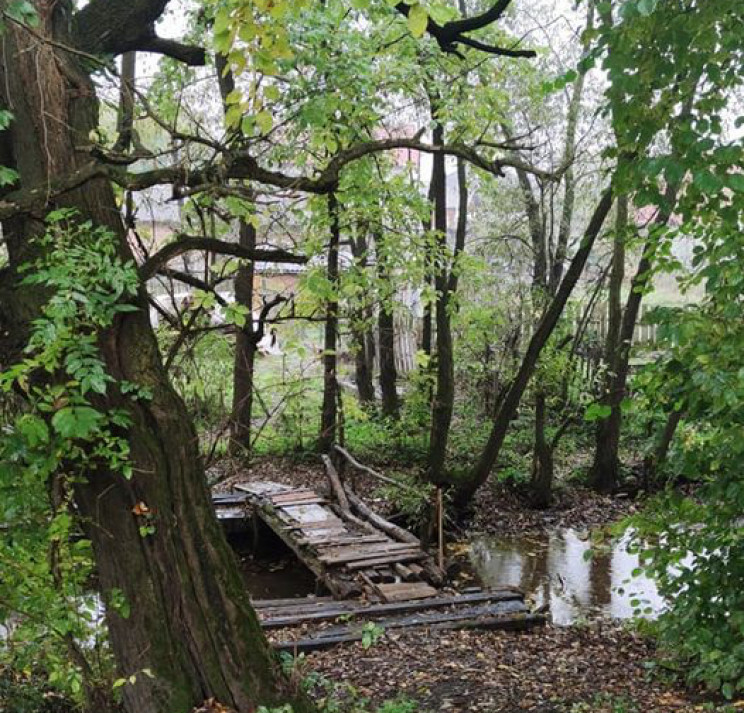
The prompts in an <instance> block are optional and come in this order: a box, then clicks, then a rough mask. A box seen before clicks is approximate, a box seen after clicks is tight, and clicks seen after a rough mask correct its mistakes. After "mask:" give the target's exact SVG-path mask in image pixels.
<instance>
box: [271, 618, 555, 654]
mask: <svg viewBox="0 0 744 713" xmlns="http://www.w3.org/2000/svg"><path fill="white" fill-rule="evenodd" d="M545 622H546V618H545V616H544V615H542V614H532V613H529V612H514V613H505V614H496V615H491V616H478V617H474V618H459V619H446V620H443V621H439V622H415V623H407V624H403V623H400V624H399V625H396V623H395V622H389V621H385V622H379V623H380V624H381V625H382V626H384V628H385V629H386V630H389V629H397V628H405V627H415V626H426V627H427V628H430V629H435V630H448V629H486V630H495V629H501V630H509V631H513V630H525V629H530V628H532V627H535V626H542V625H544V624H545ZM362 636H363V632H362V630H361V629H352V628H350V627H349V628H347V629H346V630H345V631H342V632H337V633H332V634H327V633H325V635H323V636H321V637H310V638H306V639H300V640H298V641H282V642H279V643H277V644H275V645H274V646H275V648H276V649H278V650H280V651H289V652H292V651H296V652H297V653H303V652H309V651H317V650H319V649H325V648H330V647H332V646H336V645H338V644H345V643H352V642H355V641H361V639H362Z"/></svg>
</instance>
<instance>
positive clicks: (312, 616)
mask: <svg viewBox="0 0 744 713" xmlns="http://www.w3.org/2000/svg"><path fill="white" fill-rule="evenodd" d="M365 572H366V570H365ZM376 574H379V573H376ZM271 601H272V600H263V601H259V602H254V607H255V608H256V609H259V610H260V611H259V616H260V617H261V619H262V626H264V627H265V628H267V629H280V628H284V627H287V626H295V625H298V624H303V623H309V622H314V621H315V622H320V621H332V620H333V619H336V618H338V617H339V616H348V615H349V614H351V615H353V616H354V617H356V618H363V619H368V618H372V617H375V616H380V615H386V614H387V615H390V614H401V613H404V612H415V611H423V610H434V609H446V608H450V607H452V608H463V607H466V606H472V605H474V604H479V603H484V602H501V601H523V595H522V594H521V593H520V592H516V591H512V590H510V589H498V590H494V591H489V592H479V593H474V594H459V595H455V596H451V597H432V598H431V599H425V600H415V601H409V602H394V603H387V604H365V603H363V602H354V601H346V602H339V601H336V600H334V599H332V598H330V597H319V598H318V602H317V604H315V605H313V604H311V602H312V601H313V600H308V603H307V604H305V600H304V599H298V600H296V601H297V603H298V605H296V606H295V605H294V601H295V600H276V601H281V602H289V604H288V605H283V606H282V605H277V607H271V606H270V604H271Z"/></svg>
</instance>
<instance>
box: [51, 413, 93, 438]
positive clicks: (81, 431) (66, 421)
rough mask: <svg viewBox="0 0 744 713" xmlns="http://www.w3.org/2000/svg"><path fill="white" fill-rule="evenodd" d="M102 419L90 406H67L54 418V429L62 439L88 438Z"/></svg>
mask: <svg viewBox="0 0 744 713" xmlns="http://www.w3.org/2000/svg"><path fill="white" fill-rule="evenodd" d="M102 418H103V416H102V414H101V413H99V412H98V411H96V410H95V409H93V408H90V406H66V407H64V408H62V409H60V410H59V411H57V413H55V414H54V416H52V427H53V428H54V430H55V431H56V432H57V433H58V434H59V435H60V436H62V438H88V437H89V436H90V435H92V434H93V432H94V431H95V430H96V429H97V428H98V424H99V423H100V421H101V419H102Z"/></svg>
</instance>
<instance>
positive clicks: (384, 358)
mask: <svg viewBox="0 0 744 713" xmlns="http://www.w3.org/2000/svg"><path fill="white" fill-rule="evenodd" d="M375 252H376V256H377V277H378V279H379V281H380V293H381V298H380V307H379V311H378V313H377V338H378V343H379V354H380V392H381V398H382V413H383V415H384V416H387V417H389V418H397V417H398V410H399V408H400V403H399V400H398V386H397V383H398V372H397V370H396V368H395V321H394V314H393V297H394V295H395V289H394V286H393V285H392V284H391V282H390V279H391V276H390V274H389V272H388V268H387V258H386V257H385V250H384V239H383V237H382V235H381V234H379V233H378V234H377V235H376V236H375ZM385 292H389V294H384V293H385Z"/></svg>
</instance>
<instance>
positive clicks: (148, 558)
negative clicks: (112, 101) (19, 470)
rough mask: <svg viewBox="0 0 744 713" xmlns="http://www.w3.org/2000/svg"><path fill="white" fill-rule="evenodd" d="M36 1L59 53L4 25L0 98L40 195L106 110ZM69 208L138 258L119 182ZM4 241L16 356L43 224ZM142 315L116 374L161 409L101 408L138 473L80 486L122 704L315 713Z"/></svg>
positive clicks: (112, 345) (12, 141)
mask: <svg viewBox="0 0 744 713" xmlns="http://www.w3.org/2000/svg"><path fill="white" fill-rule="evenodd" d="M34 4H35V6H36V8H37V9H38V12H39V16H40V19H41V21H40V25H39V26H38V28H36V30H35V32H36V33H38V35H39V36H40V37H42V38H49V39H53V40H54V41H55V42H56V43H59V44H58V45H52V44H48V43H45V42H44V41H39V39H37V37H35V36H33V35H31V34H30V33H28V32H27V31H26V30H24V29H21V28H19V27H18V26H16V25H14V24H12V23H9V24H8V25H7V26H6V31H5V36H4V53H3V57H2V65H1V66H2V76H1V77H0V92H2V95H3V96H2V99H3V104H4V105H5V106H10V107H12V109H13V113H14V116H15V120H14V121H13V123H12V125H11V128H10V130H9V131H8V132H5V134H4V135H3V136H2V137H0V140H2V141H3V143H4V151H3V153H4V156H3V159H4V160H7V159H9V160H10V161H11V165H13V167H14V168H15V169H16V170H18V172H19V174H20V184H21V188H22V189H30V188H41V189H42V191H43V187H44V186H46V185H48V182H50V181H51V182H53V181H55V180H56V179H59V178H60V177H62V176H65V175H66V174H68V173H69V172H71V171H74V170H76V169H79V168H80V166H81V165H82V164H84V163H85V162H86V161H87V160H89V157H88V154H87V152H86V151H85V150H84V147H85V146H86V144H87V143H88V141H89V138H88V137H89V133H90V132H91V130H93V129H94V128H96V126H97V102H96V100H95V89H94V85H93V83H92V82H91V81H90V79H89V77H88V76H87V75H86V74H85V73H84V72H83V71H81V69H80V68H79V66H78V65H77V63H76V57H75V55H74V54H72V53H70V52H64V51H63V50H60V49H58V47H59V46H61V45H69V44H70V43H71V42H72V41H73V40H72V39H71V38H70V37H68V36H67V35H66V28H67V27H68V26H69V17H70V15H71V13H72V8H71V4H70V3H68V2H58V3H56V4H55V5H54V7H53V8H52V7H51V6H50V5H49V4H48V3H46V2H42V1H41V0H37V1H36V2H35V3H34ZM99 29H100V31H101V32H103V31H104V30H106V29H107V28H105V27H101V28H99ZM8 154H9V155H8ZM42 194H43V193H42ZM59 205H64V206H69V207H73V208H76V209H77V210H78V211H79V212H80V214H81V216H82V217H84V218H88V219H91V220H92V221H93V223H94V224H96V225H103V226H106V227H108V228H109V229H110V230H111V231H112V233H113V234H114V235H115V236H116V238H117V239H118V245H119V251H120V254H121V255H122V257H125V258H127V259H131V253H130V251H129V246H128V244H127V240H126V235H125V232H124V229H123V226H122V221H121V216H120V213H119V210H118V208H117V205H116V202H115V198H114V193H113V191H112V189H111V186H110V184H109V183H108V182H106V181H104V180H102V179H96V180H94V181H90V182H89V183H87V184H86V185H85V186H84V187H83V188H82V189H78V190H75V191H74V192H70V193H68V194H66V195H65V196H63V197H62V198H60V199H59V200H58V201H56V202H55V203H54V204H51V203H50V204H47V205H46V206H44V207H43V208H42V210H41V211H40V213H39V217H41V216H42V215H43V214H44V213H45V212H47V210H49V209H51V208H54V207H56V206H59ZM3 230H4V234H5V235H6V236H7V238H8V247H9V253H10V262H11V270H10V275H9V280H8V281H6V282H5V284H3V286H2V289H4V290H5V291H6V294H4V295H3V306H2V316H1V318H2V321H3V324H2V325H0V335H4V336H3V341H4V342H5V343H4V344H3V348H4V350H5V349H7V348H10V349H12V348H13V347H17V346H19V345H21V344H22V343H23V341H24V339H25V333H26V328H27V324H28V320H29V319H31V318H33V317H34V316H36V315H37V314H38V310H39V308H40V306H41V305H40V301H41V299H43V295H39V294H38V291H36V292H34V291H31V290H29V289H28V288H23V287H21V286H20V285H19V283H18V281H17V273H16V269H17V267H18V266H19V264H21V263H23V262H24V261H26V260H27V259H28V257H29V255H30V248H29V239H30V238H31V237H32V236H33V235H34V234H38V233H39V232H40V231H41V230H43V225H42V223H41V222H40V221H39V220H38V219H36V218H32V217H30V216H25V217H23V218H17V219H13V220H9V221H6V222H4V224H3ZM138 304H139V306H140V308H141V309H140V311H139V312H135V313H127V314H124V315H122V316H120V317H119V318H118V319H117V321H116V322H115V324H114V325H113V327H111V328H110V329H107V330H106V331H105V332H104V333H102V334H101V335H100V336H101V338H100V345H101V351H102V356H103V358H104V360H105V363H106V366H107V369H108V371H109V373H110V374H111V375H113V376H114V377H115V378H116V379H127V380H129V381H131V382H134V383H137V384H140V385H142V386H144V387H146V388H148V389H150V390H151V392H152V398H151V399H150V400H138V401H132V400H129V399H125V398H124V397H121V396H116V395H109V396H108V397H107V398H106V399H105V402H104V403H103V404H101V406H102V408H107V409H108V408H125V409H126V410H127V411H128V412H129V413H130V416H131V419H132V426H131V427H130V429H129V430H128V432H127V434H126V435H127V438H128V440H129V443H130V448H131V460H132V465H133V467H134V475H133V476H132V478H131V479H130V480H127V479H125V478H124V477H123V476H122V475H121V474H119V473H115V472H105V471H100V470H98V471H96V472H92V473H91V474H90V477H89V479H88V480H87V482H82V483H79V484H78V485H77V487H76V504H77V508H78V512H79V514H80V516H81V520H82V522H83V524H84V527H85V530H86V533H87V535H88V536H89V537H90V539H91V541H92V543H93V549H94V554H95V559H96V565H97V574H98V582H99V587H100V590H101V592H102V594H103V596H104V599H106V597H107V595H108V594H109V593H110V592H112V591H113V590H115V589H118V590H120V591H121V592H122V593H123V595H124V596H125V597H126V599H127V601H128V602H129V604H130V607H131V614H130V616H129V617H128V618H127V619H123V618H122V617H121V616H119V615H118V614H117V613H115V612H114V611H109V612H108V614H107V619H108V623H109V632H110V641H111V646H112V650H113V652H114V655H115V657H116V661H117V666H118V669H119V672H120V674H121V675H122V676H129V675H132V674H135V675H136V682H135V683H134V684H132V685H127V686H125V687H124V688H123V695H124V704H125V707H126V709H127V711H129V713H143V712H144V711H147V713H188V711H190V710H191V709H192V707H193V706H194V705H195V704H198V703H200V702H201V701H203V700H204V699H206V698H209V697H212V696H214V697H215V698H216V699H218V700H219V701H221V702H222V703H224V704H226V705H229V706H232V707H234V708H236V709H237V710H240V711H253V710H255V709H256V707H257V706H258V704H268V705H271V704H278V703H280V702H284V701H288V700H292V701H294V702H295V705H296V709H298V710H308V704H307V703H306V702H305V700H304V698H303V697H302V696H295V695H294V694H293V693H292V692H291V691H290V690H289V689H288V686H287V685H286V682H285V680H284V679H283V677H282V676H281V674H280V673H279V672H278V669H277V666H276V663H275V661H274V658H273V656H272V654H271V652H270V649H269V647H268V645H267V642H266V640H265V638H264V636H263V634H262V632H261V629H260V626H259V623H258V621H257V619H256V616H255V614H254V612H253V610H252V609H251V607H250V604H249V601H248V596H247V594H246V591H245V588H244V585H243V582H242V578H241V575H240V572H239V570H238V567H237V563H236V560H235V557H234V556H233V554H232V552H231V550H230V549H229V547H228V545H227V543H226V541H225V538H224V536H223V534H222V532H221V530H220V526H219V524H218V522H217V520H216V517H215V515H214V513H213V510H212V506H211V502H210V496H209V492H208V490H207V487H206V484H205V478H204V472H203V469H202V465H201V461H200V458H199V453H198V448H197V437H196V433H195V431H194V428H193V426H192V425H191V422H190V419H189V416H188V414H187V412H186V410H185V407H184V404H183V402H182V401H181V399H180V398H179V397H178V396H177V394H176V393H175V391H174V390H173V388H172V387H171V386H170V384H169V382H168V379H167V375H166V373H165V371H164V369H163V367H162V363H161V359H160V354H159V351H158V347H157V343H156V341H155V337H154V334H153V332H152V329H151V327H150V324H149V321H148V317H147V301H146V299H145V294H144V291H142V292H141V294H140V296H139V300H138ZM6 330H7V331H8V334H7V335H6ZM6 337H7V338H6ZM137 503H144V504H145V505H146V506H147V508H148V509H149V511H150V512H151V513H153V515H154V520H153V524H154V525H155V532H154V533H153V534H151V535H148V536H147V537H141V536H140V532H139V526H140V524H141V523H140V521H139V517H138V515H136V514H135V511H134V508H135V505H136V504H137ZM143 669H150V671H151V672H152V674H153V675H154V677H153V678H150V677H149V676H147V675H145V674H143V673H142V671H143Z"/></svg>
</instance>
